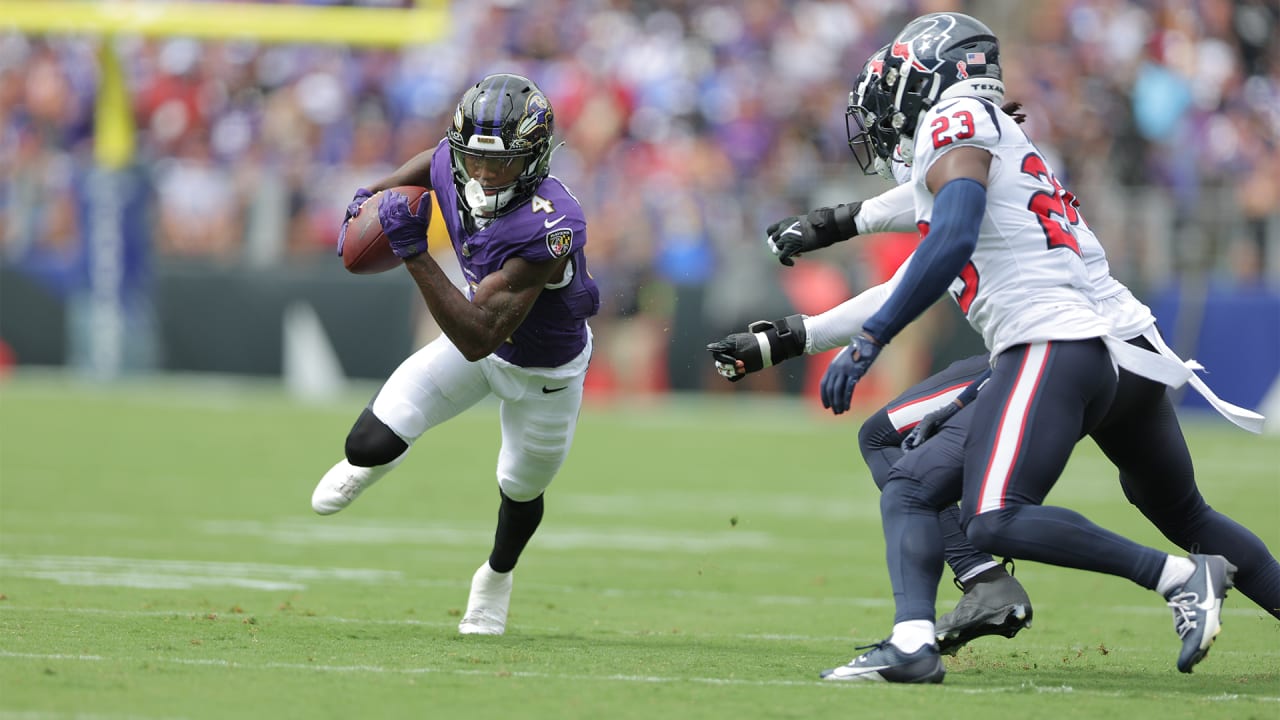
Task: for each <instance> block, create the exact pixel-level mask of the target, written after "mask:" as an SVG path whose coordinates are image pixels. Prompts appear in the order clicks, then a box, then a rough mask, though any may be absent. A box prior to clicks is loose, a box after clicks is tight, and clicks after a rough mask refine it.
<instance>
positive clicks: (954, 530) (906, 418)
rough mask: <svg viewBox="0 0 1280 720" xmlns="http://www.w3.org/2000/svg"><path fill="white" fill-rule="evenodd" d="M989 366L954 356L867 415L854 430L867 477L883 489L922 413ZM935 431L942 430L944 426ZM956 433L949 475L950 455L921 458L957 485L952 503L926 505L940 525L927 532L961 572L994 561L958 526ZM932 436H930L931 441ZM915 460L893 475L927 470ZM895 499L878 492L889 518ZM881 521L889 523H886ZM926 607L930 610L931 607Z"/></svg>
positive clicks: (943, 480) (982, 359) (980, 358)
mask: <svg viewBox="0 0 1280 720" xmlns="http://www.w3.org/2000/svg"><path fill="white" fill-rule="evenodd" d="M987 367H988V360H987V356H986V355H975V356H973V357H968V358H965V359H963V360H957V361H956V362H954V363H952V364H951V365H949V366H947V367H946V368H945V369H944V370H942V371H941V372H939V373H936V374H934V375H931V376H930V377H928V378H926V379H925V380H923V381H921V382H919V383H917V384H916V385H913V386H912V387H910V388H908V389H907V390H906V391H905V392H903V393H902V394H901V395H899V396H897V397H896V398H894V399H893V400H891V401H890V402H889V403H888V404H887V405H885V406H884V407H883V408H881V409H880V410H879V411H877V412H876V413H874V414H873V415H872V416H871V417H869V418H867V420H866V422H864V423H863V424H862V428H861V430H860V431H859V433H858V446H859V448H860V449H861V451H862V458H863V460H865V461H866V463H867V467H868V468H869V469H870V470H871V477H872V479H873V480H875V483H876V487H878V488H880V490H882V491H883V490H885V489H886V488H887V487H888V484H889V482H890V479H891V474H890V473H891V471H892V470H893V468H894V465H896V464H897V463H898V462H899V461H900V460H901V459H902V458H903V454H904V453H903V450H902V441H903V440H905V439H906V437H907V435H908V434H910V433H911V430H912V429H913V428H914V427H915V426H916V424H918V423H919V422H920V420H921V418H923V417H924V416H925V415H927V414H928V413H930V412H932V411H933V410H935V409H937V408H939V407H941V406H942V405H945V404H946V403H948V402H951V400H952V399H953V398H954V397H955V396H956V395H957V394H959V393H960V391H962V390H964V389H965V388H966V387H968V386H969V384H970V383H971V382H973V381H974V380H975V379H977V377H978V376H979V375H981V374H983V373H984V372H986V370H987ZM965 414H967V411H966V412H962V413H958V414H957V415H953V416H952V417H951V418H950V419H949V420H948V421H947V423H946V424H945V425H944V426H943V430H945V428H946V427H953V426H956V425H957V423H963V422H964V418H963V417H961V415H965ZM959 427H962V428H963V427H964V426H963V425H960V426H959ZM938 432H939V434H940V433H941V432H942V430H940V431H938ZM935 437H936V435H935ZM957 437H958V438H959V442H958V443H957V444H956V445H955V448H954V451H953V452H952V453H951V457H950V460H949V461H950V462H953V463H954V464H952V465H951V466H950V468H949V473H950V475H951V476H952V477H946V474H947V472H948V468H947V465H946V463H947V462H948V460H946V459H944V458H943V456H942V455H939V456H938V458H937V460H938V462H936V463H934V462H932V460H931V459H930V458H922V460H924V461H929V462H931V468H932V472H930V473H929V474H930V476H931V477H933V476H937V477H936V479H937V481H938V482H939V483H940V484H948V483H953V484H954V487H955V499H954V500H952V502H951V503H949V504H947V505H946V506H945V507H942V508H941V509H940V510H934V509H932V508H929V509H928V511H927V514H928V515H929V516H932V517H934V518H936V524H937V526H938V527H936V528H934V527H930V528H928V529H927V530H926V532H927V533H928V535H929V537H930V538H933V537H939V536H940V537H941V538H942V540H941V541H940V543H939V550H938V551H939V553H941V554H942V555H941V557H944V558H945V560H946V563H947V564H948V565H949V566H950V567H951V571H952V572H953V573H955V576H956V577H957V578H960V577H964V576H965V575H966V574H968V573H969V572H970V571H971V570H973V569H975V568H977V567H979V566H980V565H983V564H986V563H990V562H994V559H993V558H992V557H991V555H989V554H987V553H984V552H980V551H979V550H978V549H976V548H975V547H973V544H972V543H970V542H969V539H968V538H967V537H965V534H964V530H963V529H961V527H960V508H959V507H958V506H957V505H956V501H958V500H959V499H960V494H959V488H960V482H961V480H960V479H961V474H960V468H961V467H962V464H963V462H962V461H963V458H962V456H961V455H960V448H961V445H963V443H964V433H963V431H961V432H960V433H959V434H958V436H957ZM933 442H934V441H932V440H930V443H931V444H932V443H933ZM944 442H945V441H944ZM915 465H916V463H915V462H912V463H911V464H910V466H909V469H907V470H899V471H898V475H897V476H895V477H905V478H906V479H907V480H908V481H913V479H914V478H915V477H917V476H918V475H917V473H919V474H920V475H923V474H924V473H925V471H924V470H923V469H921V470H917V469H915ZM903 490H906V488H895V490H894V492H895V494H896V493H897V492H901V491H903ZM896 502H898V500H897V499H896V498H890V499H888V500H886V499H885V498H883V497H882V498H881V508H882V510H881V514H882V515H884V516H885V517H886V518H887V517H888V515H889V514H892V511H888V514H886V509H885V508H886V503H896ZM885 527H886V528H888V525H886V526H885ZM886 541H888V538H886ZM930 542H932V541H930ZM891 561H892V558H891ZM941 562H942V560H938V563H941ZM898 564H901V563H898ZM908 564H909V563H908ZM937 572H938V574H941V572H942V570H941V568H938V569H937ZM891 574H892V573H891ZM937 583H938V578H936V577H935V578H934V580H933V587H935V588H936V586H937ZM894 587H898V585H897V584H895V586H894ZM930 612H931V613H932V609H931V610H930ZM917 617H925V616H923V615H921V616H917ZM930 617H932V615H930Z"/></svg>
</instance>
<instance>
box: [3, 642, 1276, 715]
mask: <svg viewBox="0 0 1280 720" xmlns="http://www.w3.org/2000/svg"><path fill="white" fill-rule="evenodd" d="M0 658H15V659H21V660H48V661H80V662H109V663H114V664H117V665H122V666H123V665H125V664H129V663H132V664H139V663H143V662H148V663H152V662H158V663H168V664H173V665H192V666H198V667H224V668H229V669H233V670H258V671H261V670H306V671H310V672H323V673H339V674H344V673H368V674H378V675H381V674H391V675H458V676H471V677H494V678H508V677H511V678H520V679H534V680H569V681H573V682H630V683H652V684H695V685H727V686H738V687H829V688H847V687H858V686H861V687H868V686H875V685H878V684H879V683H832V682H824V681H822V680H746V679H739V678H707V677H664V676H661V675H580V674H576V673H545V672H529V671H524V670H462V669H457V668H445V667H406V668H396V667H385V666H381V665H316V664H312V663H285V662H264V663H247V662H240V661H232V660H223V659H218V658H208V659H191V658H172V657H164V656H154V657H145V658H140V657H127V656H126V657H105V656H102V655H66V654H58V653H48V654H45V653H17V652H10V651H7V650H0ZM938 690H940V691H941V692H955V693H960V694H964V695H987V694H1003V693H1023V692H1035V693H1054V694H1057V693H1070V694H1073V695H1090V696H1096V697H1132V696H1133V693H1127V692H1120V691H1114V690H1093V689H1091V688H1076V687H1073V686H1065V685H1058V686H1052V687H1040V686H1038V685H1036V684H1034V683H1029V682H1023V683H1018V684H1016V685H1007V686H1004V687H989V688H957V687H950V686H946V685H944V686H942V687H941V688H938ZM1164 694H1165V695H1186V696H1187V697H1197V698H1198V697H1199V696H1198V695H1196V694H1195V693H1190V692H1189V693H1167V692H1166V693H1164ZM1213 699H1214V700H1215V701H1219V702H1237V701H1246V702H1248V701H1259V702H1280V696H1276V697H1272V696H1265V695H1245V696H1241V695H1226V694H1224V695H1217V696H1214V698H1213Z"/></svg>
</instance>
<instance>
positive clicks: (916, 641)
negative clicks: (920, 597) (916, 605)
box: [889, 620, 937, 653]
mask: <svg viewBox="0 0 1280 720" xmlns="http://www.w3.org/2000/svg"><path fill="white" fill-rule="evenodd" d="M889 642H890V643H892V644H893V645H894V646H895V647H897V648H898V649H899V650H901V651H902V652H905V653H913V652H915V651H917V650H919V649H920V648H922V647H924V646H925V645H932V644H933V643H935V642H937V637H936V636H935V635H934V628H933V621H932V620H907V621H905V622H900V623H897V624H896V625H894V626H893V634H892V635H890V636H889Z"/></svg>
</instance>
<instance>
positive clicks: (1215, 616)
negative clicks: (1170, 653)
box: [1165, 555, 1236, 673]
mask: <svg viewBox="0 0 1280 720" xmlns="http://www.w3.org/2000/svg"><path fill="white" fill-rule="evenodd" d="M1188 557H1189V558H1190V559H1191V561H1192V562H1194V563H1195V564H1196V569H1195V572H1193V573H1192V574H1191V577H1190V578H1188V579H1187V581H1186V582H1185V583H1183V584H1182V585H1181V586H1179V587H1176V588H1174V589H1173V590H1171V591H1169V594H1168V595H1165V600H1167V601H1168V604H1169V607H1170V608H1173V630H1174V632H1176V633H1178V637H1179V638H1181V639H1182V652H1181V653H1179V654H1178V670H1180V671H1182V672H1184V673H1189V672H1191V669H1192V668H1194V667H1195V665H1196V663H1198V662H1200V661H1201V660H1203V659H1204V656H1205V655H1208V654H1209V648H1210V647H1211V646H1212V645H1213V640H1214V638H1216V637H1218V633H1219V632H1221V631H1222V622H1221V619H1222V618H1221V614H1222V599H1223V598H1225V597H1226V596H1227V590H1228V589H1229V588H1231V587H1233V586H1234V584H1235V574H1236V566H1235V565H1232V564H1231V563H1230V562H1228V561H1227V559H1226V558H1224V557H1222V556H1221V555H1189V556H1188Z"/></svg>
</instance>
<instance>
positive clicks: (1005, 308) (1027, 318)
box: [911, 97, 1112, 357]
mask: <svg viewBox="0 0 1280 720" xmlns="http://www.w3.org/2000/svg"><path fill="white" fill-rule="evenodd" d="M965 146H973V147H978V148H981V149H983V150H986V151H987V152H989V153H991V170H990V173H989V175H988V180H987V207H986V211H985V213H984V214H983V218H982V227H981V229H980V231H979V234H978V244H977V248H976V249H975V250H974V253H973V256H972V257H971V258H970V260H969V262H968V263H967V264H966V266H965V268H964V269H963V270H962V271H961V273H960V275H959V276H958V277H957V278H956V279H955V280H954V281H953V282H952V284H951V288H950V290H951V295H952V297H953V298H955V300H956V303H957V304H959V306H960V309H961V310H962V311H964V313H965V316H966V317H967V318H968V319H969V322H970V324H972V325H973V327H974V329H976V330H977V331H978V332H979V333H980V334H981V335H982V338H983V341H984V342H985V343H986V346H987V348H988V349H989V350H990V351H991V355H992V357H995V356H996V355H999V354H1000V353H1001V352H1003V351H1004V350H1005V349H1007V348H1009V347H1010V346H1013V345H1019V344H1023V343H1033V342H1044V341H1050V340H1081V339H1085V338H1091V337H1102V336H1105V335H1108V334H1110V333H1111V332H1112V323H1111V322H1109V321H1108V320H1107V318H1105V317H1103V316H1102V315H1101V313H1100V311H1099V308H1098V306H1097V304H1096V302H1095V298H1096V297H1097V293H1098V291H1099V289H1100V288H1097V287H1095V285H1094V283H1093V281H1092V278H1091V276H1090V273H1089V271H1088V268H1086V267H1085V260H1084V257H1083V251H1082V249H1081V247H1080V239H1079V236H1078V234H1077V231H1078V228H1080V227H1085V229H1087V226H1084V225H1083V221H1082V220H1081V219H1080V214H1079V212H1078V210H1077V208H1076V203H1075V198H1074V197H1073V196H1072V195H1071V194H1070V193H1069V192H1067V191H1066V190H1064V189H1063V188H1062V186H1061V185H1060V184H1059V183H1058V181H1057V179H1056V178H1055V177H1054V175H1053V171H1052V169H1051V168H1049V166H1048V164H1047V163H1046V162H1045V160H1044V157H1043V156H1042V155H1041V154H1040V153H1039V151H1037V150H1036V147H1035V145H1033V144H1032V143H1031V141H1030V140H1029V139H1027V136H1026V135H1025V134H1024V133H1023V132H1022V130H1021V129H1020V128H1019V127H1018V124H1017V122H1016V121H1014V120H1013V118H1011V117H1009V116H1008V115H1006V114H1005V113H1004V112H1003V111H1002V110H1000V108H998V107H997V106H995V105H994V104H992V103H990V102H987V101H985V100H981V99H978V98H976V97H962V98H955V99H951V100H945V101H943V102H940V103H938V104H937V105H935V106H934V107H933V108H931V109H930V110H929V111H928V112H927V113H925V114H924V116H923V117H921V119H920V125H919V128H918V129H917V130H916V137H915V152H914V155H913V157H914V161H913V163H912V174H911V182H912V186H913V189H914V193H915V209H916V223H917V226H918V227H919V228H920V230H921V232H922V233H927V232H928V226H929V223H930V222H931V220H932V216H933V205H934V196H933V193H931V192H929V190H928V188H927V187H926V185H925V177H926V176H927V174H928V172H929V168H930V167H932V165H933V163H934V162H935V161H936V160H937V159H938V158H939V157H941V156H942V154H944V153H946V152H948V151H950V150H952V149H954V148H957V147H965ZM1092 241H1093V243H1096V242H1097V239H1096V238H1092ZM1096 249H1097V251H1098V252H1099V253H1101V252H1102V246H1101V245H1100V244H1099V245H1096ZM1091 250H1092V248H1091ZM1101 257H1103V258H1104V259H1105V255H1101ZM1103 272H1104V274H1105V277H1107V278H1109V277H1110V273H1109V272H1106V270H1104V271H1103Z"/></svg>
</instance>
